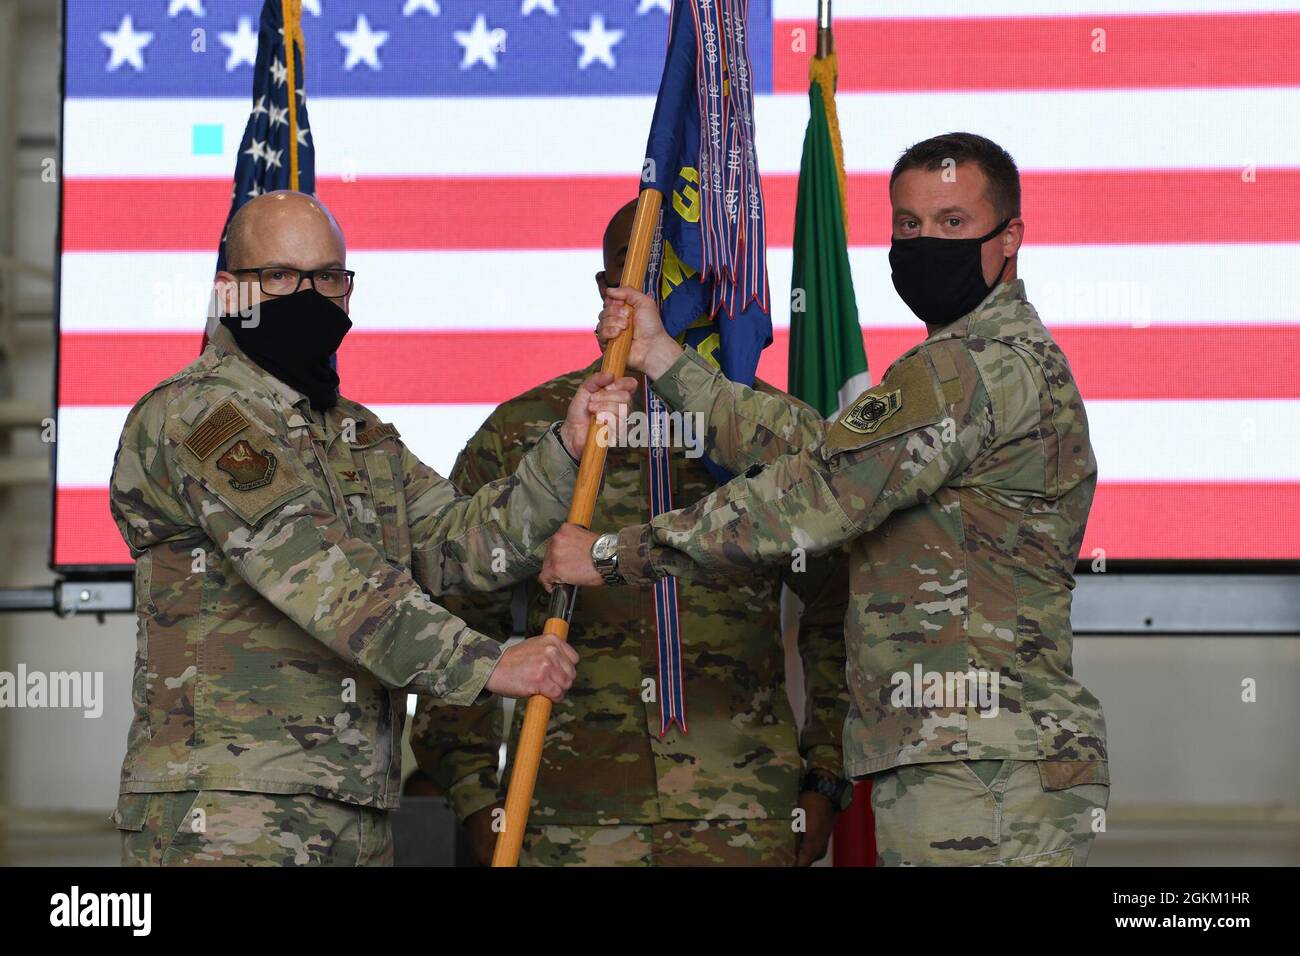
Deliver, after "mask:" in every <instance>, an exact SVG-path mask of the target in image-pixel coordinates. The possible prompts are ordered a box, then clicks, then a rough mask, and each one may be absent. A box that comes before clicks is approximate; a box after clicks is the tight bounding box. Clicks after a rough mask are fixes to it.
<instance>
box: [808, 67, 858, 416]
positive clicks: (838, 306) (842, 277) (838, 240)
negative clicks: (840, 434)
mask: <svg viewBox="0 0 1300 956" xmlns="http://www.w3.org/2000/svg"><path fill="white" fill-rule="evenodd" d="M837 72H838V66H837V62H836V59H835V54H834V53H830V54H828V55H826V56H825V57H819V58H814V59H813V60H812V62H811V64H810V66H809V70H808V73H809V78H810V80H811V83H810V87H809V90H808V102H809V105H810V107H811V109H812V116H811V117H810V118H809V120H808V131H807V132H806V133H805V134H804V140H803V160H802V161H801V162H800V164H799V196H798V201H797V203H796V205H795V213H794V278H793V282H792V283H791V286H790V289H791V293H790V394H792V395H794V396H795V397H796V398H800V399H803V400H804V401H805V402H807V403H808V404H809V405H811V406H813V407H814V408H816V409H817V410H818V411H819V412H821V413H822V415H823V416H825V417H826V418H831V417H833V416H835V415H836V414H837V413H838V412H839V411H841V410H842V409H843V408H844V407H845V406H847V405H848V404H849V403H850V402H852V401H853V400H854V399H855V398H857V397H858V396H859V395H860V394H861V393H862V392H863V391H865V390H866V389H868V388H870V387H871V376H870V373H869V372H868V371H867V353H866V350H865V349H864V348H863V347H862V329H861V328H860V327H859V326H858V303H857V299H856V298H855V297H854V295H853V276H852V275H851V274H850V273H849V244H848V201H847V198H846V195H845V176H844V147H843V145H842V144H841V142H840V127H839V122H838V120H837V118H836V115H835V77H836V74H837Z"/></svg>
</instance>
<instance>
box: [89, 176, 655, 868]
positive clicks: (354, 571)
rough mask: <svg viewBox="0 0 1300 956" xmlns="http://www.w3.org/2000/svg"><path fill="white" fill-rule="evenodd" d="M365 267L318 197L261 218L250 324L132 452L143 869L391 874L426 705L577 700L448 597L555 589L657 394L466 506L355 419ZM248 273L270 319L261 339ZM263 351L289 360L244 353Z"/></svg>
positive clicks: (562, 671) (117, 488)
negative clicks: (353, 374)
mask: <svg viewBox="0 0 1300 956" xmlns="http://www.w3.org/2000/svg"><path fill="white" fill-rule="evenodd" d="M345 254H346V253H345V248H344V243H343V235H342V232H341V231H340V230H339V228H338V225H337V223H336V222H335V221H334V219H333V217H332V216H331V215H330V214H329V212H328V211H327V210H326V209H325V208H324V207H323V206H321V205H320V204H319V203H318V202H316V201H315V200H314V199H312V198H311V197H309V196H305V195H302V194H300V193H289V192H278V193H271V194H267V195H265V196H263V197H261V198H259V199H255V200H253V201H252V202H250V203H249V204H247V205H246V206H244V207H243V209H242V210H241V211H240V212H239V214H238V215H237V216H236V217H235V219H234V220H233V222H232V224H231V227H230V234H229V242H228V255H229V260H230V263H231V270H232V271H223V272H221V273H219V274H218V278H217V282H216V292H217V295H218V297H219V299H220V301H221V303H222V308H223V310H224V311H225V313H226V315H227V316H228V317H229V318H227V319H224V320H223V324H222V325H221V326H219V327H216V328H215V330H214V334H213V335H212V338H211V342H210V344H209V345H208V347H207V348H206V349H205V350H204V352H203V354H202V356H201V357H200V358H199V359H198V360H197V361H196V362H194V363H193V364H192V365H190V366H189V367H188V368H186V369H184V370H183V371H181V372H179V373H177V374H176V375H174V376H172V377H171V378H169V379H167V380H166V381H164V382H163V383H161V384H160V385H159V386H158V387H157V388H155V389H153V390H152V391H151V392H149V393H148V394H147V395H146V396H145V397H144V398H143V399H141V400H140V402H139V403H138V404H137V405H136V406H135V408H134V409H132V411H131V413H130V415H129V416H128V418H127V422H126V426H125V428H124V429H123V432H122V439H121V443H120V445H119V448H118V453H117V457H116V461H115V463H114V469H113V477H112V485H111V494H112V509H113V514H114V517H115V519H116V521H117V524H118V527H119V529H120V530H121V532H122V535H123V536H124V537H125V538H126V541H127V543H128V544H129V545H130V547H131V551H132V554H133V555H134V556H135V558H136V577H135V588H136V614H137V618H138V621H139V648H138V654H137V657H136V667H135V680H134V685H133V700H134V706H135V717H134V720H133V722H132V725H131V730H130V735H129V740H128V745H127V754H126V759H125V761H124V763H123V767H122V781H121V797H120V800H119V803H118V806H117V809H116V811H115V813H114V820H115V822H116V824H117V825H118V827H119V828H120V829H121V830H122V831H123V858H124V861H125V862H127V863H137V864H159V863H161V864H165V865H171V864H219V863H242V864H274V865H291V864H305V863H324V864H354V863H356V864H381V863H386V862H389V861H390V860H391V854H392V844H391V836H390V830H389V823H388V819H387V811H388V810H389V809H391V808H393V807H394V806H396V804H397V799H398V785H399V781H400V776H401V774H400V770H401V766H400V764H401V755H400V754H401V751H400V743H399V742H400V740H401V736H402V729H403V720H404V716H405V712H406V704H405V699H406V695H407V693H408V692H412V691H414V692H419V693H422V694H427V695H429V696H430V697H432V698H434V699H437V700H438V701H439V702H441V703H443V704H457V705H467V704H470V703H471V702H473V701H475V700H477V699H479V698H480V696H482V694H483V692H484V691H487V692H492V693H501V694H506V695H510V696H528V695H530V694H534V693H544V694H546V695H547V696H548V697H551V698H552V699H554V700H560V699H562V698H563V695H564V691H565V690H566V689H567V688H568V686H569V684H570V683H571V682H572V679H573V675H574V662H575V661H576V659H577V655H576V654H575V653H574V652H573V650H572V649H571V648H568V647H566V646H565V645H564V644H563V643H562V642H560V641H558V640H556V639H554V638H534V639H532V640H529V641H525V642H523V643H522V644H520V645H518V646H517V647H513V648H511V649H509V650H506V651H504V652H503V651H502V647H501V645H500V644H499V643H498V641H497V640H496V639H495V638H493V637H489V636H487V635H485V634H481V633H479V632H477V631H475V630H474V629H473V628H471V627H469V626H468V625H467V624H466V623H465V622H464V621H462V620H460V619H459V618H457V617H455V616H454V615H453V614H451V613H450V612H448V611H446V610H444V609H443V608H441V607H439V606H438V605H437V604H434V603H433V601H431V600H430V599H429V597H428V596H427V595H426V593H425V592H426V591H427V592H429V593H430V594H433V595H441V594H445V593H449V592H451V591H464V590H471V589H476V588H477V589H486V588H493V587H501V586H504V585H507V584H510V583H512V582H514V581H518V580H521V579H523V578H525V577H530V576H532V575H534V574H535V573H536V572H537V569H538V568H539V566H540V555H541V552H540V549H539V545H540V543H541V542H542V541H543V540H544V539H545V537H546V536H547V535H548V534H550V533H551V532H552V531H553V530H554V529H555V528H556V527H557V526H558V525H559V523H560V522H561V521H562V520H563V518H564V516H565V514H566V512H567V507H568V502H569V498H570V496H571V493H572V487H573V482H574V478H575V477H576V461H575V459H574V456H576V455H577V454H578V453H579V451H580V449H581V446H582V444H583V442H584V440H585V435H586V419H587V414H588V412H589V411H590V410H596V409H598V408H604V409H605V410H607V411H608V410H610V409H613V408H615V407H616V406H617V404H618V403H619V402H620V401H626V400H627V399H628V398H629V396H630V392H629V391H628V389H629V388H631V387H633V386H634V384H635V383H634V382H633V381H632V380H631V379H624V380H622V381H621V382H619V383H613V384H612V385H609V387H605V388H602V387H601V386H602V385H606V384H607V383H609V376H604V377H600V378H593V379H589V380H588V382H587V383H586V384H584V385H583V386H582V387H581V388H580V389H579V391H578V394H577V396H576V397H575V398H574V400H573V403H572V405H571V406H570V408H569V410H568V413H567V415H566V416H565V420H564V422H563V423H560V422H557V423H556V424H555V425H554V426H551V427H550V428H549V430H548V429H543V430H542V432H541V433H540V435H541V438H540V440H539V441H538V442H537V443H536V445H535V447H533V448H532V449H531V450H529V451H528V452H527V453H526V454H522V455H521V456H520V460H519V467H518V469H516V470H515V471H514V472H513V473H512V474H509V475H503V476H502V478H501V480H500V481H497V482H495V483H493V484H492V485H491V486H488V487H484V488H483V489H482V490H481V491H480V492H479V493H478V494H476V495H474V496H473V497H472V498H467V497H463V496H461V495H459V494H458V493H457V491H456V489H455V488H454V487H453V486H452V485H451V483H450V482H448V481H446V480H444V479H443V478H441V477H439V476H438V475H437V474H436V473H435V472H434V471H433V470H432V469H430V468H429V467H427V466H426V465H424V464H423V463H421V462H420V461H419V460H418V459H417V458H416V457H415V456H414V455H413V454H412V453H411V452H410V451H409V450H408V449H407V448H406V446H405V445H404V444H403V443H402V442H401V440H400V438H399V436H398V433H397V429H395V428H394V427H393V426H392V425H388V424H385V423H383V422H382V421H380V419H379V418H378V417H376V416H375V414H374V413H373V412H371V411H370V410H368V409H366V408H365V407H363V406H361V405H358V404H357V403H355V402H352V401H349V400H347V399H344V398H339V397H338V396H337V392H336V388H337V384H338V379H337V376H336V375H334V373H333V372H332V371H331V370H330V368H329V365H328V359H329V355H330V353H332V352H333V350H334V349H335V348H337V345H338V340H341V338H342V335H343V333H344V332H346V329H347V327H348V326H349V325H350V322H349V321H348V320H347V318H346V315H345V312H346V310H347V305H348V296H349V294H350V292H351V275H350V274H348V273H346V271H345V269H344V257H345ZM246 273H248V274H252V275H253V276H254V278H253V279H252V281H250V282H248V283H247V286H248V287H251V292H252V296H251V300H250V299H249V298H245V300H244V301H245V303H246V304H247V303H249V302H250V301H251V305H252V309H251V310H249V311H250V314H251V318H249V319H239V320H238V322H240V323H243V324H236V323H235V322H232V321H231V318H233V317H234V316H235V310H236V309H237V308H238V307H239V306H238V301H239V298H240V295H239V292H240V290H239V288H238V286H239V283H240V280H239V279H238V278H237V276H239V275H245V274H246ZM259 316H260V319H259ZM272 316H274V318H272ZM295 323H297V325H295ZM232 329H233V331H232ZM330 329H333V330H334V332H333V333H330V332H329V331H328V330H330ZM245 330H247V334H249V335H250V336H252V337H250V338H246V339H243V341H244V342H245V344H246V345H248V347H249V348H252V347H253V343H256V344H257V347H258V349H259V350H261V349H263V347H265V352H263V351H257V352H255V353H253V352H246V351H245V349H244V348H243V347H241V346H240V345H239V344H237V339H238V337H239V336H243V335H245V334H246V333H245ZM295 330H296V335H297V337H296V338H294V335H295ZM340 330H341V331H340ZM329 334H333V335H335V336H336V338H335V340H334V341H333V342H332V343H330V344H328V347H327V348H322V347H321V344H320V341H321V339H322V338H323V337H325V336H327V335H329ZM277 343H278V344H277ZM298 352H301V353H303V354H308V353H312V354H315V355H316V357H317V358H318V359H319V362H317V363H316V364H315V365H309V364H307V363H300V362H298V361H297V359H298V355H297V353H298ZM254 354H256V355H257V356H258V358H257V359H256V360H255V359H254V358H253V357H252V355H254ZM268 366H269V367H270V368H274V369H276V371H275V372H272V371H271V370H270V369H269V368H268ZM330 376H333V377H332V381H329V377H330ZM290 381H292V382H294V383H295V384H294V385H291V384H289V382H290ZM322 386H323V387H322Z"/></svg>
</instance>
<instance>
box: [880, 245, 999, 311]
mask: <svg viewBox="0 0 1300 956" xmlns="http://www.w3.org/2000/svg"><path fill="white" fill-rule="evenodd" d="M1010 222H1011V220H1010V219H1004V220H1002V222H1001V223H1000V224H999V225H998V226H997V228H995V229H994V230H993V231H992V232H990V233H988V234H987V235H983V236H980V237H979V238H978V239H939V238H936V237H934V236H917V237H916V238H915V239H895V240H894V241H893V242H892V243H891V244H890V247H889V265H890V267H891V268H892V269H893V270H894V289H895V290H896V291H897V292H898V295H899V298H901V299H902V300H903V301H904V302H906V303H907V307H908V308H909V309H911V310H912V311H913V312H915V313H916V317H917V318H918V319H920V320H921V321H922V322H924V323H925V324H926V325H947V324H948V323H949V322H955V321H956V320H957V319H960V318H961V317H962V316H963V315H965V314H966V313H967V312H969V311H970V310H971V309H973V308H975V306H977V305H979V304H980V303H981V302H983V301H984V298H985V296H987V295H988V294H989V293H990V292H992V291H993V287H994V286H996V285H997V284H998V283H999V282H1000V281H1002V272H1003V271H1005V270H1006V262H1005V261H1004V262H1003V263H1002V271H999V272H998V275H997V278H996V279H994V280H993V285H988V284H986V283H985V282H984V264H983V262H982V261H981V259H980V246H982V245H984V243H986V242H988V241H989V240H990V239H992V238H993V237H994V236H996V235H997V234H998V233H1000V232H1001V231H1002V230H1003V229H1005V228H1007V225H1008V224H1009V223H1010Z"/></svg>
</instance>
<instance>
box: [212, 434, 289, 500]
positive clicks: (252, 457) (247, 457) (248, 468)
mask: <svg viewBox="0 0 1300 956" xmlns="http://www.w3.org/2000/svg"><path fill="white" fill-rule="evenodd" d="M276 464H277V462H276V459H275V455H274V453H272V452H271V451H270V450H269V449H266V448H263V449H262V450H261V451H258V450H257V448H255V447H254V446H253V445H250V444H249V443H248V440H247V439H245V438H241V439H239V441H237V442H235V443H234V444H233V445H231V446H230V447H229V448H227V449H226V451H225V454H223V455H222V456H221V457H220V458H218V459H217V467H218V468H220V469H221V470H222V471H224V472H225V473H226V474H228V475H230V487H232V488H234V489H235V490H236V491H255V490H256V489H258V488H264V487H266V486H267V485H269V484H270V483H271V482H272V481H273V480H274V479H275V468H276Z"/></svg>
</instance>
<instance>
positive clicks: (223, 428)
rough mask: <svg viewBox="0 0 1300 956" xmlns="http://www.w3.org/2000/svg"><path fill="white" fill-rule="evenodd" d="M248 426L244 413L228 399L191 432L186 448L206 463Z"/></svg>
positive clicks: (186, 441)
mask: <svg viewBox="0 0 1300 956" xmlns="http://www.w3.org/2000/svg"><path fill="white" fill-rule="evenodd" d="M248 424H249V423H248V419H247V418H245V417H244V413H243V412H241V411H240V410H239V409H238V408H237V407H236V406H235V403H234V402H232V401H230V400H229V399H227V400H226V401H224V402H222V403H221V404H220V405H218V406H217V407H216V408H214V409H213V410H212V411H211V412H210V413H209V414H208V416H207V417H206V418H205V419H203V421H201V422H199V424H198V425H197V426H196V427H195V429H194V430H193V431H192V432H190V434H189V437H187V438H186V439H185V442H184V444H185V447H186V448H188V449H189V450H190V451H191V452H192V453H193V454H194V457H195V458H197V459H198V460H199V461H206V460H207V458H208V456H209V455H211V454H212V453H213V452H214V451H216V450H217V449H218V448H220V447H221V446H222V445H223V444H225V443H226V442H227V441H229V440H230V439H232V438H234V437H235V436H236V435H238V434H239V433H240V432H241V431H243V430H244V429H245V428H247V427H248Z"/></svg>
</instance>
